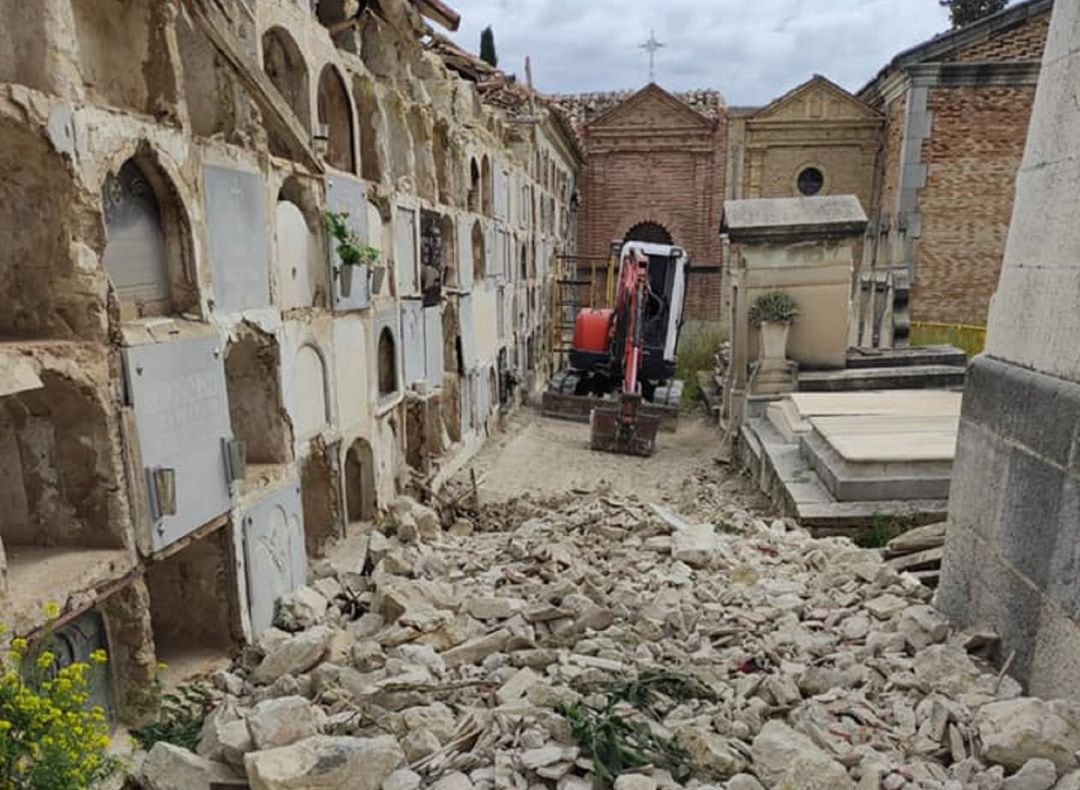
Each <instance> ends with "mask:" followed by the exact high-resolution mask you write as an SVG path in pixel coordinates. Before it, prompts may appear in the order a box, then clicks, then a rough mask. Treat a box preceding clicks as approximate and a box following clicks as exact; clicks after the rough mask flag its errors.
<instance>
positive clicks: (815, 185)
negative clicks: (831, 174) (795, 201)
mask: <svg viewBox="0 0 1080 790" xmlns="http://www.w3.org/2000/svg"><path fill="white" fill-rule="evenodd" d="M823 186H825V176H824V175H822V173H821V171H820V170H818V169H817V168H816V167H808V168H806V169H805V170H803V171H802V172H801V173H799V191H800V192H802V193H803V194H804V195H807V196H810V195H816V194H817V193H818V192H820V191H821V188H822V187H823Z"/></svg>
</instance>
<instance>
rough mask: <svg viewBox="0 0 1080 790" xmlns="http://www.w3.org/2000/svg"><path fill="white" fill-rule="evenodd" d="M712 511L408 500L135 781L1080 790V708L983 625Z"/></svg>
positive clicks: (874, 569)
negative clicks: (1000, 665) (469, 508)
mask: <svg viewBox="0 0 1080 790" xmlns="http://www.w3.org/2000/svg"><path fill="white" fill-rule="evenodd" d="M722 515H723V518H722V528H720V527H718V526H716V525H714V524H711V523H700V522H698V521H695V520H689V519H686V518H684V517H682V516H680V515H678V514H677V513H676V512H674V511H673V510H671V509H669V508H667V507H665V506H660V505H653V504H647V503H642V502H638V501H635V500H632V499H619V498H615V497H613V496H611V495H604V494H596V493H593V494H588V495H585V494H580V495H572V494H568V495H567V496H566V497H564V498H562V499H561V500H559V501H553V502H547V503H541V502H537V501H530V500H520V501H517V502H514V503H509V504H506V505H504V506H503V507H502V508H501V513H500V518H499V521H498V523H499V524H500V525H505V524H508V523H512V524H514V525H515V526H513V527H512V528H506V529H501V530H491V529H489V528H488V525H485V524H474V523H470V522H469V521H467V520H466V519H463V518H460V517H456V518H454V519H453V520H451V518H449V517H447V519H446V521H447V522H449V523H444V522H443V519H442V518H441V517H440V515H439V514H438V513H436V512H435V511H434V510H432V509H430V508H428V507H425V506H423V505H420V504H418V503H417V502H415V501H413V500H411V499H408V498H400V499H398V500H396V501H395V502H394V503H393V506H392V507H391V508H390V512H389V514H388V518H387V519H386V522H385V524H383V525H382V526H381V527H380V528H379V529H378V530H375V531H372V532H371V533H370V534H369V535H368V536H367V539H366V540H363V541H360V542H356V541H353V542H352V544H351V546H350V550H349V551H346V552H339V553H337V554H334V555H331V557H330V558H329V559H326V560H322V561H320V562H319V563H317V564H316V565H315V567H314V573H313V577H314V578H313V581H312V583H311V585H310V586H309V587H304V588H301V589H299V590H296V591H294V592H293V593H291V594H289V595H287V596H285V597H284V598H283V599H281V601H280V602H279V607H278V616H277V621H276V622H277V625H276V627H275V628H272V629H270V630H269V631H267V632H266V633H264V634H262V635H261V636H260V638H259V640H258V643H257V645H256V646H254V647H251V648H248V649H246V650H245V651H244V652H243V654H242V655H241V656H240V657H239V658H238V660H237V661H236V662H235V664H234V666H233V667H232V669H231V671H228V672H224V671H223V672H218V673H217V674H215V675H214V676H213V677H212V678H211V681H212V684H213V686H214V689H215V694H217V695H218V698H219V703H218V704H217V706H216V708H215V709H214V710H213V712H212V713H211V714H210V715H209V716H208V717H207V719H206V721H205V724H204V725H203V730H202V736H201V740H200V742H199V745H198V749H197V754H196V753H191V752H187V751H186V750H183V749H180V748H178V747H175V746H170V745H168V744H165V743H159V744H157V745H155V746H154V748H153V749H152V750H151V751H150V753H149V755H147V757H146V758H145V760H144V763H143V770H142V777H143V785H144V786H145V787H147V788H151V789H152V790H173V789H174V788H185V790H186V789H187V788H194V787H209V785H210V783H211V781H212V782H215V783H216V784H215V785H214V786H215V787H217V786H221V787H224V786H232V785H230V784H229V783H228V782H229V780H228V779H227V778H223V777H227V776H228V775H230V774H231V775H232V776H233V781H235V782H236V783H237V784H236V786H238V787H241V786H250V787H251V788H253V790H287V789H292V788H313V787H318V788H328V789H331V790H333V789H335V788H340V789H341V790H346V789H348V790H357V788H359V789H360V790H364V789H365V788H371V789H372V790H376V789H378V788H382V789H384V790H411V789H414V788H419V787H430V788H437V789H438V790H458V789H459V788H460V789H461V790H468V788H476V789H478V790H479V789H480V788H496V787H498V788H521V789H522V790H531V789H532V788H541V787H549V788H562V789H564V790H572V789H575V788H580V789H581V790H585V788H590V787H593V786H614V787H615V788H617V789H618V790H650V789H656V788H667V787H691V788H708V787H712V788H728V789H729V790H760V789H761V788H775V789H777V790H808V789H810V788H820V790H845V788H847V789H850V790H870V789H871V788H883V789H884V790H901V789H902V788H927V789H929V788H940V789H942V790H999V789H1002V790H1050V788H1058V789H1059V790H1061V789H1063V788H1064V789H1066V790H1067V789H1069V788H1072V789H1074V790H1080V770H1078V768H1080V764H1078V762H1077V751H1078V750H1080V706H1076V705H1073V704H1071V703H1067V702H1062V701H1054V702H1044V701H1040V700H1035V699H1028V698H1023V697H1021V696H1020V693H1021V690H1020V688H1019V686H1018V684H1017V683H1016V682H1015V681H1013V680H1012V679H1011V678H1009V677H1008V676H1007V675H1004V674H1001V675H1000V676H999V675H998V673H996V672H993V671H992V670H991V669H990V668H989V666H988V665H986V664H984V663H983V661H982V659H981V658H979V657H978V656H977V655H975V654H974V652H973V651H975V650H976V648H982V647H985V646H986V645H987V644H988V643H992V639H993V636H992V635H988V634H954V633H951V632H950V629H949V627H948V625H947V624H946V622H945V621H944V620H943V619H942V618H941V616H940V615H938V614H937V613H936V611H935V610H934V609H933V608H932V606H931V605H930V602H929V597H930V595H931V594H932V591H931V590H929V589H928V588H927V587H925V586H924V585H922V584H921V583H919V581H918V580H917V579H915V578H914V577H912V576H910V575H907V574H901V573H898V572H897V571H895V570H894V569H892V568H889V567H888V566H887V565H886V564H885V563H884V562H883V560H882V557H881V554H880V552H879V551H877V550H872V549H860V548H857V547H855V546H854V545H853V544H852V543H851V542H850V541H849V540H847V539H845V538H827V539H814V538H812V537H811V536H810V535H809V534H807V533H806V532H804V531H802V530H800V529H798V528H795V526H794V525H793V524H792V523H791V522H789V521H783V520H773V521H768V520H765V519H762V518H759V517H757V516H755V515H754V514H753V513H752V512H749V511H746V510H741V509H739V508H738V507H730V506H729V508H728V509H727V510H726V512H724V513H723V514H722ZM717 523H718V524H720V523H721V520H719V519H718V522H717ZM594 783H595V785H594Z"/></svg>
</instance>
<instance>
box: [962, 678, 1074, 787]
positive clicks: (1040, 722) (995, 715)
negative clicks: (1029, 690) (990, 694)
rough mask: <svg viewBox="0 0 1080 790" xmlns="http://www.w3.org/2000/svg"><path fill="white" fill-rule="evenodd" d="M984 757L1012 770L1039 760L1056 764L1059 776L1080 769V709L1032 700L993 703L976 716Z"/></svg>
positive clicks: (1068, 703)
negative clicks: (1079, 754)
mask: <svg viewBox="0 0 1080 790" xmlns="http://www.w3.org/2000/svg"><path fill="white" fill-rule="evenodd" d="M975 726H976V727H978V729H979V738H980V739H981V741H982V749H983V750H982V754H983V757H984V758H985V759H987V760H989V761H990V762H992V763H998V764H1000V765H1003V766H1005V767H1006V768H1008V769H1010V770H1017V769H1019V768H1021V767H1022V766H1023V765H1024V763H1026V762H1027V761H1028V760H1031V759H1033V758H1036V757H1043V758H1046V759H1048V760H1050V761H1051V762H1053V763H1054V767H1055V768H1056V769H1057V770H1058V772H1060V773H1064V772H1066V771H1071V770H1073V769H1074V768H1076V767H1077V758H1076V753H1077V751H1080V705H1078V704H1076V703H1070V702H1065V701H1063V700H1056V701H1053V702H1044V701H1043V700H1040V699H1034V698H1031V697H1021V698H1019V699H1013V700H1005V701H1003V702H991V703H989V704H988V705H983V706H982V707H981V708H979V710H978V711H976V713H975Z"/></svg>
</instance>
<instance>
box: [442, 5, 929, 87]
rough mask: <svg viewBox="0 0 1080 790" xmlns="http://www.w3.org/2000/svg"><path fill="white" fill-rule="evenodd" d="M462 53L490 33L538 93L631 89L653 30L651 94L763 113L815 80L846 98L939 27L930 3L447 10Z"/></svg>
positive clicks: (641, 77)
mask: <svg viewBox="0 0 1080 790" xmlns="http://www.w3.org/2000/svg"><path fill="white" fill-rule="evenodd" d="M448 2H449V4H450V5H451V6H452V7H454V8H456V9H457V10H458V11H460V12H461V15H462V22H461V29H460V30H459V31H458V32H457V33H455V34H453V38H454V39H455V40H456V41H457V42H458V44H460V45H461V46H463V47H465V48H466V49H468V50H469V51H471V52H477V51H478V50H479V46H480V30H481V29H482V28H483V27H485V26H486V25H491V26H492V27H493V28H494V30H495V44H496V49H497V52H498V55H499V66H500V68H502V69H503V70H505V71H508V72H516V73H517V74H518V75H519V76H521V77H522V78H524V65H523V64H524V58H525V55H531V56H532V63H533V77H534V80H535V82H536V86H537V87H538V88H539V89H540V90H542V91H544V92H546V93H579V92H583V91H599V90H617V89H623V88H640V87H641V86H643V85H644V84H645V83H646V82H648V78H649V61H648V55H647V54H646V53H645V52H644V51H642V50H641V49H640V48H639V45H640V44H641V43H642V42H644V41H645V40H646V38H648V36H649V31H650V30H651V29H655V30H656V36H657V38H658V39H659V40H660V41H662V42H664V43H665V44H666V45H667V46H665V47H664V48H663V49H661V50H660V51H659V52H658V53H657V55H656V72H657V82H658V83H660V85H662V86H663V87H665V88H668V89H671V90H688V89H691V88H713V89H717V90H720V91H721V92H722V93H723V94H724V96H725V98H726V99H727V102H728V104H729V105H758V104H765V103H767V102H768V101H770V100H772V99H773V98H775V97H776V96H779V95H780V94H782V93H784V92H786V91H787V90H788V89H790V88H792V87H794V86H795V85H797V84H799V83H800V82H803V81H804V80H806V79H808V78H809V77H810V76H811V75H812V74H814V73H819V74H823V75H825V76H826V77H828V78H830V79H832V80H833V81H835V82H838V83H840V84H841V85H843V86H844V87H845V88H848V89H849V90H856V89H858V88H860V87H861V86H862V85H863V84H865V83H866V82H867V80H869V79H870V78H871V77H872V76H873V75H874V74H876V73H877V71H878V69H880V68H881V67H882V66H884V65H885V64H886V63H887V62H888V61H889V60H890V59H891V58H892V57H893V56H894V55H895V54H897V53H898V52H900V51H901V50H903V49H906V48H908V47H910V46H913V45H915V44H918V43H920V42H921V41H923V40H925V39H927V38H930V37H931V36H933V35H935V34H937V33H940V32H942V31H945V30H947V29H948V27H949V21H948V12H947V11H946V10H945V9H943V8H941V7H940V6H939V5H938V2H937V0H456V2H455V0H448Z"/></svg>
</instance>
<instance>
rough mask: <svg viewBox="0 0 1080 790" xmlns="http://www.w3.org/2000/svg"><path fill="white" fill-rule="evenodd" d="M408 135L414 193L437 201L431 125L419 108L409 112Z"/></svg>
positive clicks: (411, 109) (413, 108)
mask: <svg viewBox="0 0 1080 790" xmlns="http://www.w3.org/2000/svg"><path fill="white" fill-rule="evenodd" d="M409 134H410V136H411V137H412V145H413V166H414V169H415V180H416V192H417V194H418V195H420V196H421V197H423V198H425V199H427V200H431V201H437V200H438V199H439V195H438V185H437V181H436V175H435V159H434V156H433V154H432V133H431V125H430V123H429V121H428V119H427V117H426V116H425V115H424V112H423V110H421V109H420V108H419V107H412V108H410V110H409Z"/></svg>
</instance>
